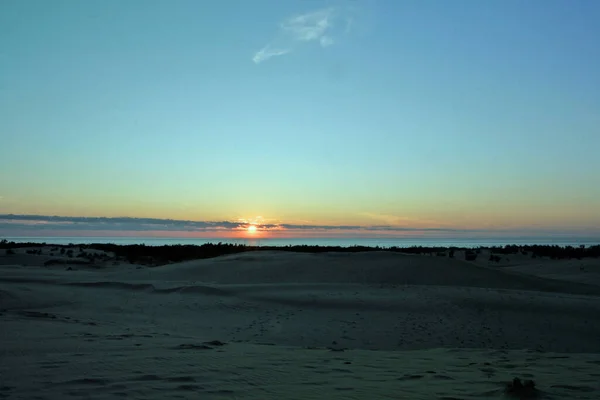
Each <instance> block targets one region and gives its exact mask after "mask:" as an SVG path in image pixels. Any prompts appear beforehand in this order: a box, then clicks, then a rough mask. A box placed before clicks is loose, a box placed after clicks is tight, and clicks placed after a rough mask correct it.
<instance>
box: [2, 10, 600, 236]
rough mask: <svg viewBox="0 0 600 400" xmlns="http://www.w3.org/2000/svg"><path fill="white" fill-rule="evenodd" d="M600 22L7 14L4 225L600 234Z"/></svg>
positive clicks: (512, 13)
mask: <svg viewBox="0 0 600 400" xmlns="http://www.w3.org/2000/svg"><path fill="white" fill-rule="evenodd" d="M599 20H600V3H598V2H596V1H591V0H590V1H553V0H544V1H541V0H532V1H527V2H524V1H513V0H508V1H475V0H469V1H467V0H456V1H452V2H444V1H392V0H389V1H317V0H310V1H294V0H290V1H275V0H273V1H266V0H261V1H241V0H236V1H227V0H223V1H214V2H208V1H183V0H180V1H172V2H171V1H149V0H144V1H134V0H127V1H114V0H108V1H102V2H100V1H74V0H72V1H64V0H55V1H51V2H50V1H48V2H46V1H29V0H19V1H14V0H5V1H3V2H2V3H0V27H1V28H0V139H1V143H2V145H1V146H0V214H35V215H59V216H71V217H80V216H83V217H123V216H127V217H139V218H171V219H177V220H186V221H187V220H193V221H241V220H243V221H251V222H252V221H254V222H256V223H265V224H294V225H298V224H305V225H307V226H314V225H323V226H336V225H345V226H380V225H385V226H394V227H398V228H406V227H408V228H415V227H416V228H424V229H431V228H433V229H435V228H445V229H492V230H493V229H517V230H518V229H524V230H526V229H530V228H532V227H535V228H539V229H545V230H549V231H556V232H563V231H566V230H569V231H581V232H586V233H587V232H590V231H593V230H594V229H596V231H598V230H600V229H598V227H599V226H600V206H598V205H599V204H600V173H599V171H600V157H598V155H597V154H598V149H600V74H599V73H598V71H600V47H599V46H598V41H597V39H598V38H599V37H600V25H599V24H598V23H597V21H599ZM259 216H260V218H258V217H259Z"/></svg>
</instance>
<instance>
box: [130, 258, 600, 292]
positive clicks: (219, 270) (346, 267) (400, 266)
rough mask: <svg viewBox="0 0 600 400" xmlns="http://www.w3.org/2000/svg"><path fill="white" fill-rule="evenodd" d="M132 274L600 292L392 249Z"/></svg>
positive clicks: (222, 261)
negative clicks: (395, 251) (407, 253)
mask: <svg viewBox="0 0 600 400" xmlns="http://www.w3.org/2000/svg"><path fill="white" fill-rule="evenodd" d="M127 275H129V277H130V278H131V277H133V276H139V277H142V276H143V277H144V278H148V279H152V280H162V281H187V282H198V283H200V282H202V283H212V284H260V283H264V284H281V283H304V284H306V283H316V284H327V283H348V284H376V285H381V284H385V285H439V286H462V287H486V288H496V289H510V290H534V291H545V292H564V293H572V294H600V287H597V286H594V285H587V284H583V283H577V282H567V281H562V280H559V279H548V278H541V277H535V276H531V275H526V274H521V273H518V272H514V271H508V270H504V269H496V268H493V267H484V266H478V265H474V264H471V263H468V262H465V261H462V260H457V259H449V258H441V257H429V256H419V255H406V254H398V253H391V252H378V253H372V252H371V253H354V254H352V253H346V254H344V253H325V254H301V253H289V252H252V253H243V254H237V255H232V256H224V257H219V258H214V259H209V260H196V261H188V262H183V263H176V264H170V265H165V266H162V267H157V268H152V269H148V270H145V271H144V272H143V273H137V271H131V272H129V273H127Z"/></svg>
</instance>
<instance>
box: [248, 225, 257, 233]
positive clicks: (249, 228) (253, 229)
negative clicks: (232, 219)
mask: <svg viewBox="0 0 600 400" xmlns="http://www.w3.org/2000/svg"><path fill="white" fill-rule="evenodd" d="M248 233H256V225H250V226H248Z"/></svg>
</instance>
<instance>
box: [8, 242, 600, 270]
mask: <svg viewBox="0 0 600 400" xmlns="http://www.w3.org/2000/svg"><path fill="white" fill-rule="evenodd" d="M9 248H10V249H16V248H29V250H30V251H32V252H33V253H31V254H41V250H40V243H15V242H8V241H6V240H3V241H0V249H9ZM55 248H56V249H57V250H58V249H59V248H60V254H61V255H63V256H64V255H66V256H68V257H69V258H73V256H74V250H75V249H77V250H80V251H79V254H78V258H85V259H87V260H90V261H108V260H113V261H126V262H129V263H133V264H145V265H159V264H165V263H169V262H179V261H185V260H192V259H202V258H212V257H218V256H223V255H228V254H237V253H243V252H248V251H266V250H278V251H294V252H301V253H322V252H351V253H356V252H367V251H381V250H385V251H391V252H398V253H405V254H421V255H431V254H433V255H436V256H438V257H450V258H453V257H454V255H455V251H457V250H464V251H465V259H466V260H469V261H472V260H475V259H476V258H477V254H479V253H481V250H482V248H478V249H471V248H462V249H461V248H458V247H451V248H446V247H423V246H414V247H396V246H393V247H388V248H382V247H367V246H350V247H340V246H309V245H300V246H246V245H241V244H229V243H217V244H214V243H207V244H203V245H200V246H197V245H170V246H146V245H141V244H140V245H116V244H107V243H96V244H86V245H78V246H75V245H72V246H62V245H60V246H57V245H55ZM84 249H85V250H86V251H84ZM94 250H97V251H101V252H103V253H100V254H97V253H95V252H94ZM489 250H490V258H489V261H490V262H500V261H501V260H502V257H501V256H500V255H506V254H523V252H526V254H528V255H529V254H530V255H531V257H533V258H536V257H549V258H554V259H581V258H592V257H595V258H598V257H600V245H594V246H588V247H586V246H579V247H573V246H566V247H560V246H556V245H552V246H544V245H534V246H517V245H507V246H504V247H491V248H489ZM104 253H109V254H111V256H108V255H107V254H104ZM473 257H475V258H473Z"/></svg>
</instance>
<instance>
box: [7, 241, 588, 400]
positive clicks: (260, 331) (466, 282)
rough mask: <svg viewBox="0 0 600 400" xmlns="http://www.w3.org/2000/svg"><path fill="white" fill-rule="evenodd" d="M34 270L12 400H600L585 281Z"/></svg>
mask: <svg viewBox="0 0 600 400" xmlns="http://www.w3.org/2000/svg"><path fill="white" fill-rule="evenodd" d="M20 257H22V256H20V255H18V256H13V257H11V258H10V260H12V264H10V263H9V261H8V260H9V257H6V258H4V259H3V260H2V262H1V263H0V264H3V265H2V266H1V267H0V310H1V311H0V312H1V315H0V325H1V329H0V354H1V357H2V358H1V360H2V362H0V379H1V381H0V397H7V396H9V398H13V397H14V398H33V396H34V395H37V396H40V398H48V399H55V398H56V399H58V398H61V399H62V398H64V397H65V396H83V397H89V398H114V397H119V396H127V397H132V398H145V399H147V398H161V399H162V398H169V397H181V398H194V399H196V398H203V399H204V398H208V399H212V398H214V399H217V398H219V399H220V398H223V399H234V398H239V399H245V398H249V399H252V398H255V399H270V398H273V399H275V398H291V399H304V398H307V399H308V398H340V399H342V398H344V399H352V398H354V399H364V398H370V399H371V398H382V399H383V398H411V399H431V398H434V399H435V398H437V399H443V398H446V399H451V398H455V399H456V398H463V399H484V398H485V399H487V398H495V397H497V398H500V397H502V394H503V386H502V385H503V383H504V382H505V381H508V380H510V379H512V377H513V376H521V377H523V378H534V379H535V380H536V382H538V387H539V388H540V390H542V395H543V396H544V397H543V398H548V399H553V398H555V399H559V398H560V399H562V398H566V397H571V398H573V397H574V396H580V397H578V398H582V399H592V398H594V399H597V398H599V393H600V384H599V383H598V382H600V380H599V379H598V378H599V377H600V374H599V373H598V368H599V365H600V354H599V353H600V340H599V339H598V338H600V321H598V315H600V286H597V285H594V284H589V283H588V284H586V283H581V282H576V281H574V279H572V277H570V275H572V274H576V271H574V270H573V269H572V268H571V269H567V270H565V271H563V273H564V275H565V276H566V279H562V275H561V272H560V270H559V269H558V268H555V270H553V272H552V274H551V278H552V279H548V278H545V277H542V276H539V275H541V274H539V273H537V274H536V273H535V270H532V267H531V266H525V267H523V268H521V269H519V266H518V265H513V266H511V267H496V268H494V267H488V266H482V265H477V264H475V263H468V262H465V261H461V260H456V259H448V258H444V257H429V256H412V255H403V254H396V253H387V252H378V253H355V254H347V253H330V254H329V253H328V254H297V253H283V252H253V253H242V254H238V255H234V256H227V257H219V258H215V259H207V260H198V261H190V262H184V263H177V264H171V265H166V266H162V267H153V268H141V269H138V268H137V267H135V266H130V265H123V266H118V265H113V264H112V263H106V265H104V266H103V267H102V268H98V266H96V267H95V268H87V267H81V268H75V269H73V270H65V267H64V266H63V267H62V268H58V267H56V266H52V267H44V266H43V262H44V261H43V258H42V259H40V262H39V263H38V264H37V266H36V263H35V261H34V260H32V259H31V258H29V259H27V262H26V263H25V264H27V266H26V267H22V266H19V260H20ZM23 257H25V255H23ZM39 257H42V256H39ZM0 258H2V257H1V256H0ZM550 267H552V266H550ZM536 275H537V276H536ZM214 340H218V341H221V342H224V343H227V344H226V345H221V343H219V342H214ZM311 349H314V350H311ZM343 350H345V351H343Z"/></svg>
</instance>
